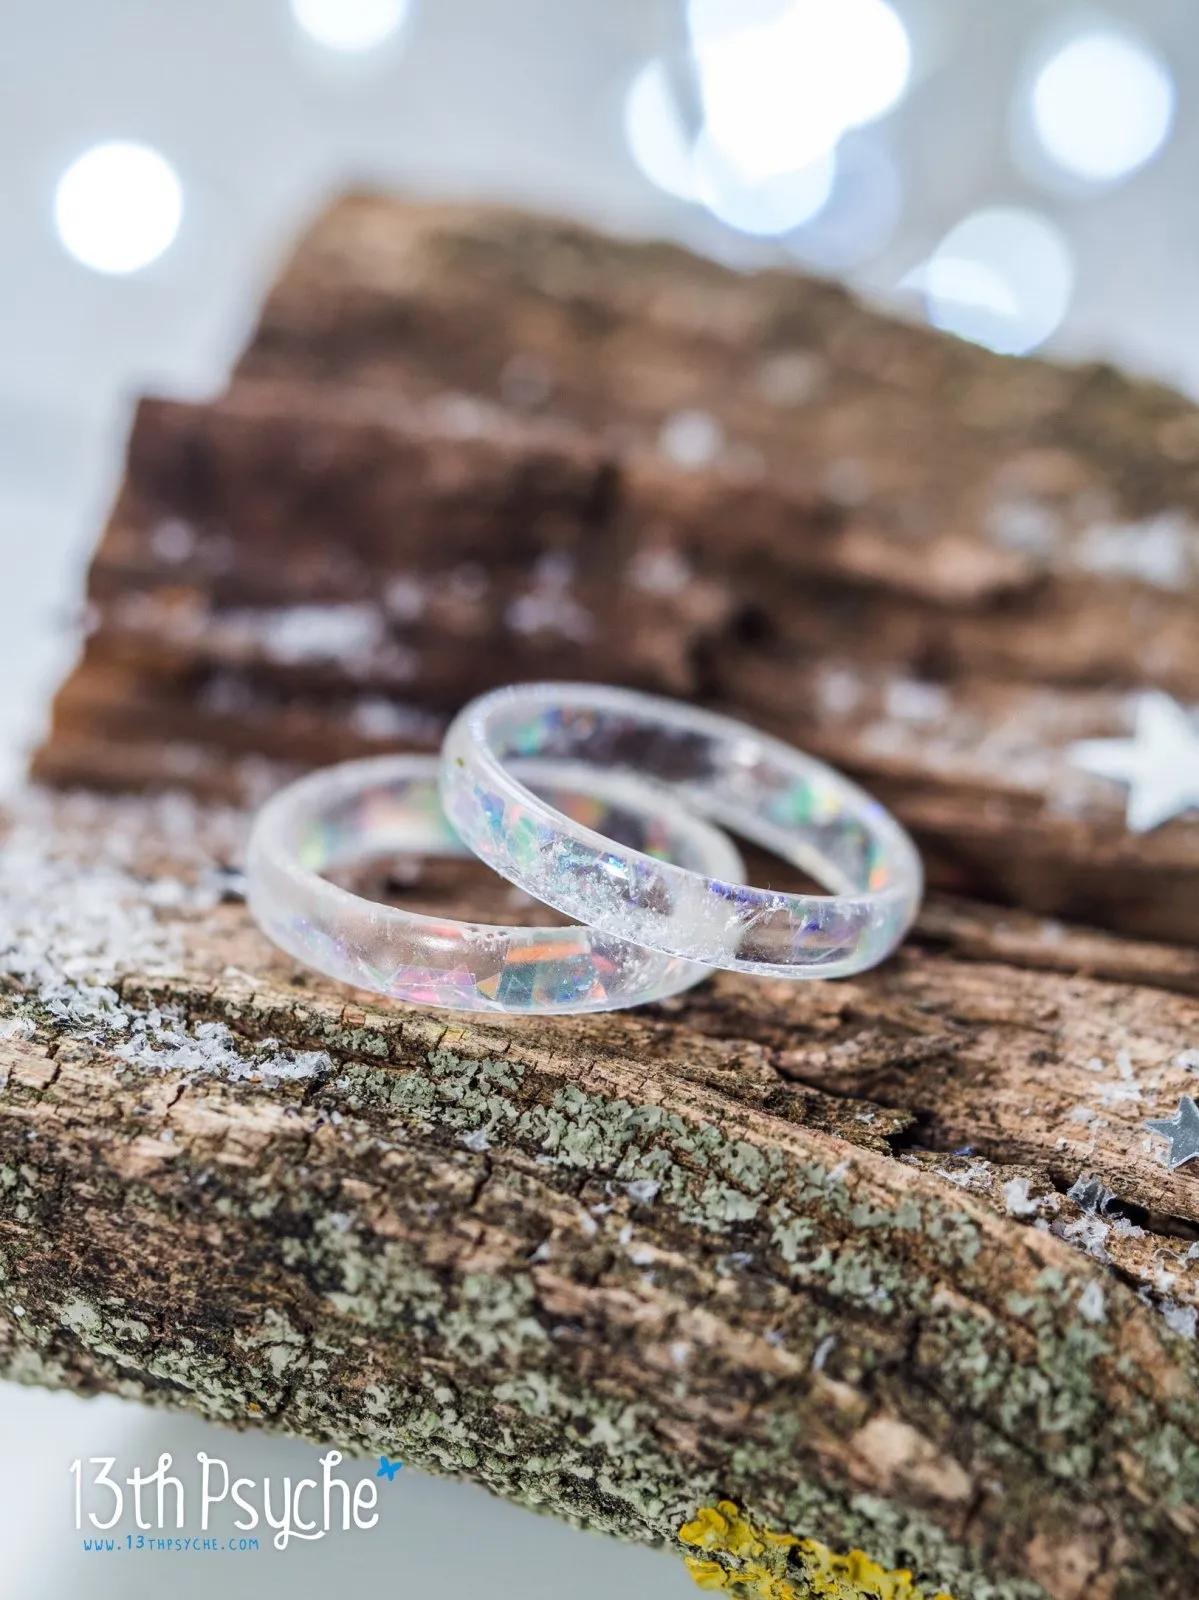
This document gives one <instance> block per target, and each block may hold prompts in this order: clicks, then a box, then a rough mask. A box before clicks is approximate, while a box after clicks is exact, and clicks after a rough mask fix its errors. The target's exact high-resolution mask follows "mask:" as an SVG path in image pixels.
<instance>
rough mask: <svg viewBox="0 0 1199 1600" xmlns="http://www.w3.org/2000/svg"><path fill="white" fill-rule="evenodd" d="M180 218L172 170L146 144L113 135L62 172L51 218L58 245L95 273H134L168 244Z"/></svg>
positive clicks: (179, 198) (180, 198) (178, 194)
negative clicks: (126, 140)
mask: <svg viewBox="0 0 1199 1600" xmlns="http://www.w3.org/2000/svg"><path fill="white" fill-rule="evenodd" d="M182 217H183V190H182V188H181V187H180V184H179V179H178V177H177V176H176V174H175V169H174V168H173V167H172V166H171V165H170V163H169V162H168V161H166V160H164V158H163V157H162V156H160V155H159V154H158V152H157V150H151V149H150V147H149V146H148V145H144V144H133V143H128V142H125V141H122V140H113V141H112V142H110V143H108V144H98V145H95V146H93V148H92V149H91V150H88V151H86V152H85V153H84V154H83V155H81V156H80V157H79V159H78V160H77V161H74V162H72V164H71V165H70V166H69V167H68V168H67V170H66V171H65V172H64V173H63V175H62V177H61V178H60V179H59V181H58V188H57V190H56V191H55V195H54V221H55V225H56V226H57V228H58V236H59V238H60V239H61V240H62V242H63V245H64V246H65V247H66V249H67V250H68V251H70V253H71V255H73V256H74V257H75V258H76V260H78V261H82V262H83V264H84V265H85V266H88V267H92V268H94V269H95V270H96V271H97V272H112V273H122V272H136V271H137V270H138V269H139V267H145V266H148V265H149V263H150V262H151V261H154V260H156V259H157V258H158V257H159V256H160V255H162V253H163V251H164V250H166V249H167V248H168V246H169V245H170V244H171V242H172V240H173V239H174V237H175V235H176V234H177V233H178V232H179V223H180V221H181V220H182Z"/></svg>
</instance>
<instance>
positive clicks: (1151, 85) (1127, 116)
mask: <svg viewBox="0 0 1199 1600" xmlns="http://www.w3.org/2000/svg"><path fill="white" fill-rule="evenodd" d="M1032 115H1033V124H1034V126H1035V128H1036V131H1037V135H1038V137H1039V138H1040V141H1041V143H1042V144H1043V145H1044V147H1045V150H1046V152H1047V153H1048V154H1049V155H1050V156H1051V157H1052V159H1053V160H1054V161H1056V162H1057V163H1058V165H1059V166H1062V167H1065V168H1066V170H1067V171H1069V172H1073V173H1075V174H1077V175H1078V176H1079V177H1081V178H1090V179H1092V180H1093V181H1095V182H1104V181H1110V180H1111V179H1113V178H1122V177H1124V176H1125V175H1126V174H1127V173H1129V172H1133V171H1135V170H1136V168H1137V167H1140V166H1143V165H1144V164H1145V162H1146V161H1148V160H1149V159H1150V157H1152V156H1154V155H1155V154H1156V153H1157V151H1158V150H1160V149H1161V147H1162V145H1163V144H1164V143H1165V140H1166V136H1167V134H1168V133H1169V131H1170V124H1171V122H1172V121H1173V117H1174V84H1173V81H1172V79H1171V77H1170V74H1169V71H1168V70H1167V68H1166V67H1165V65H1164V64H1163V63H1162V62H1160V61H1159V60H1157V58H1156V57H1155V56H1153V55H1152V54H1151V53H1150V52H1149V51H1148V50H1146V49H1145V47H1144V46H1143V45H1141V44H1139V43H1137V41H1136V40H1134V39H1130V38H1127V37H1125V36H1123V35H1121V34H1118V33H1086V34H1081V35H1079V36H1078V37H1077V38H1075V39H1072V40H1071V41H1070V42H1069V43H1068V44H1066V45H1063V46H1062V48H1061V49H1060V50H1059V51H1058V52H1057V54H1056V55H1055V56H1053V57H1051V59H1050V60H1049V61H1047V62H1046V63H1045V65H1044V66H1043V67H1042V68H1041V70H1040V72H1039V73H1038V74H1037V79H1036V82H1035V83H1034V84H1033V90H1032Z"/></svg>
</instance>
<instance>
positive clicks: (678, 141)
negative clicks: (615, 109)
mask: <svg viewBox="0 0 1199 1600" xmlns="http://www.w3.org/2000/svg"><path fill="white" fill-rule="evenodd" d="M624 131H625V138H626V140H627V141H628V146H629V150H630V152H631V154H632V157H633V160H634V161H635V162H636V163H637V165H638V166H639V167H640V168H641V170H642V172H643V173H644V174H645V176H646V177H647V178H648V179H649V181H650V182H651V183H653V184H656V185H657V186H658V188H659V189H664V190H665V191H666V193H667V194H673V195H677V196H678V197H679V198H680V199H681V200H694V199H695V177H694V170H693V165H694V164H693V160H692V141H691V139H690V138H689V137H688V134H687V129H686V127H685V126H684V124H683V116H682V113H681V112H680V110H679V105H678V100H677V99H676V97H675V93H674V90H673V88H672V87H671V83H670V75H669V73H668V72H667V70H666V64H665V62H663V61H662V60H661V59H660V58H657V57H655V58H654V59H653V60H650V61H647V62H646V64H645V66H643V67H642V69H641V71H640V72H639V73H638V74H637V76H636V77H635V78H634V79H633V81H632V83H631V84H630V85H629V92H628V94H627V95H626V96H625V103H624Z"/></svg>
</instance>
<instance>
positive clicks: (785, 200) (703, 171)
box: [693, 130, 836, 239]
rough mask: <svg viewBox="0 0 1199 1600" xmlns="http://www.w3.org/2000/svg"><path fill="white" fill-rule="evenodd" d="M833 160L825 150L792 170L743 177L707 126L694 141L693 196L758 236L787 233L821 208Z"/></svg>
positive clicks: (829, 187) (731, 224)
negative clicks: (694, 194) (763, 176)
mask: <svg viewBox="0 0 1199 1600" xmlns="http://www.w3.org/2000/svg"><path fill="white" fill-rule="evenodd" d="M835 172H836V165H835V161H834V157H833V152H832V151H831V150H826V151H824V152H823V154H821V155H819V156H817V157H816V158H815V159H814V160H812V161H809V162H808V163H807V165H806V166H803V167H799V168H797V169H796V170H794V171H789V172H779V173H774V174H772V175H771V176H770V177H765V178H757V179H754V180H752V181H747V180H746V178H745V177H744V176H743V175H742V173H740V172H739V171H738V170H737V169H736V167H734V166H733V165H732V163H731V162H730V161H729V160H728V158H727V157H726V155H725V153H724V151H723V150H722V149H721V148H720V147H719V146H718V145H717V144H716V143H715V142H714V141H713V139H712V138H711V136H710V135H709V133H708V132H707V130H705V131H704V132H703V133H702V134H701V135H700V137H699V140H698V142H697V144H696V146H695V156H694V163H693V174H694V181H695V193H696V198H697V199H698V200H700V201H702V203H703V204H704V205H705V206H707V208H708V210H709V211H710V212H711V213H712V215H713V216H714V217H719V219H720V220H721V222H724V223H727V225H728V226H729V227H730V228H736V229H737V231H738V233H748V234H752V235H755V236H756V237H758V238H761V239H772V238H777V237H778V236H779V235H781V234H785V233H791V232H793V230H794V229H796V228H798V227H799V226H800V224H801V223H804V222H807V221H809V220H810V219H811V218H812V217H814V216H816V215H817V213H818V212H819V211H820V210H821V209H822V208H823V206H824V205H825V204H826V202H827V201H828V198H829V195H830V194H831V193H832V190H833V177H834V174H835Z"/></svg>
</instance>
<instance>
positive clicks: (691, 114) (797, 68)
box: [624, 0, 911, 264]
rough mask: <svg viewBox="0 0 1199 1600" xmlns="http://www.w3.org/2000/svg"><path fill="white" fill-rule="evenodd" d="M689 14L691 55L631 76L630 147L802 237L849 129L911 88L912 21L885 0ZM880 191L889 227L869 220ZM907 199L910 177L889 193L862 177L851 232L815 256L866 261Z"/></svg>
mask: <svg viewBox="0 0 1199 1600" xmlns="http://www.w3.org/2000/svg"><path fill="white" fill-rule="evenodd" d="M687 21H688V27H689V30H690V40H691V50H690V53H689V55H688V56H687V58H686V60H685V62H684V61H682V60H680V61H678V62H676V63H674V64H673V66H672V64H671V63H670V62H668V61H666V60H664V59H662V58H660V57H659V58H655V59H653V60H651V61H649V62H647V63H646V64H645V65H644V66H643V67H642V68H641V70H640V71H639V72H638V73H637V75H636V77H635V78H634V79H633V81H632V83H631V84H630V86H629V90H628V94H627V96H626V98H625V105H624V129H625V139H626V141H627V144H628V147H629V151H630V154H631V155H632V157H633V159H634V161H635V162H636V163H637V165H638V167H640V169H641V171H642V172H643V173H644V175H645V176H646V177H647V178H648V179H649V180H650V182H651V183H653V184H654V185H656V187H658V188H659V189H662V190H664V191H665V192H666V193H667V194H672V195H675V196H677V197H678V198H680V199H683V200H688V201H695V202H698V203H700V204H701V205H703V206H705V207H706V208H707V210H708V211H710V212H711V213H712V215H713V216H715V217H717V218H718V219H719V220H720V221H721V222H723V223H725V224H726V225H727V226H728V227H730V228H734V229H736V230H737V231H738V232H739V233H745V234H751V235H756V236H758V237H762V238H770V237H780V236H783V235H786V234H790V233H794V231H795V230H796V229H797V228H800V227H802V226H803V225H804V224H806V223H808V222H810V221H811V220H812V218H814V217H816V216H818V215H821V214H822V213H823V212H824V210H825V208H826V207H827V205H828V203H829V200H830V197H831V196H832V194H833V191H834V183H835V181H836V180H837V176H838V172H839V163H838V160H837V152H838V147H839V145H840V142H841V140H842V138H843V136H844V135H845V134H846V132H847V131H848V130H850V129H853V128H856V127H858V126H859V125H861V124H863V123H866V122H870V121H872V120H874V119H875V118H877V117H879V116H882V115H883V114H884V113H885V112H887V111H889V110H890V109H891V108H892V107H893V106H894V105H895V104H896V103H897V102H898V100H899V99H900V98H901V96H902V95H903V92H904V90H905V89H906V87H907V84H908V79H909V77H910V74H911V47H910V44H909V41H908V36H907V32H906V30H905V28H904V26H903V23H902V22H901V21H900V19H899V17H898V16H897V15H896V13H895V12H894V11H893V10H892V9H891V7H890V6H889V5H887V4H886V3H885V0H839V3H838V4H837V5H836V6H831V7H830V6H827V5H825V4H823V3H822V0H689V4H688V8H687ZM884 187H886V185H884ZM872 199H879V201H880V207H881V211H880V216H879V218H878V219H877V223H878V225H877V226H873V225H872V224H871V222H870V219H868V218H867V217H866V216H865V209H866V208H868V207H869V206H870V204H871V203H872ZM897 206H898V186H897V185H895V184H891V185H890V187H889V189H888V192H887V194H886V195H882V193H881V190H880V187H879V185H878V184H877V183H876V184H874V185H873V186H871V185H869V184H867V185H862V184H857V185H855V188H854V194H853V195H852V196H849V197H847V204H846V205H845V206H843V207H842V209H841V213H840V218H839V228H838V229H832V230H830V231H829V232H828V234H827V235H826V236H825V237H824V239H822V240H813V241H812V249H813V255H814V257H819V256H821V254H822V252H823V254H824V256H826V257H827V258H828V259H829V262H830V264H832V263H833V261H834V260H835V262H836V263H837V264H841V263H842V262H847V261H848V260H849V259H850V258H853V259H854V260H861V259H863V258H864V257H865V256H867V255H869V253H870V248H871V246H870V242H869V241H870V239H871V238H876V237H882V236H884V235H885V234H886V233H889V231H890V229H891V227H892V226H893V225H894V218H895V211H896V209H897ZM851 212H853V213H854V217H853V220H852V223H851V221H850V213H851ZM882 213H885V215H883V214H882ZM851 234H853V235H855V237H853V238H851V237H850V235H851Z"/></svg>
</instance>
